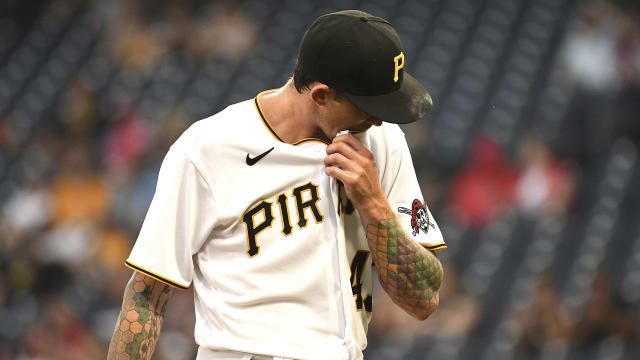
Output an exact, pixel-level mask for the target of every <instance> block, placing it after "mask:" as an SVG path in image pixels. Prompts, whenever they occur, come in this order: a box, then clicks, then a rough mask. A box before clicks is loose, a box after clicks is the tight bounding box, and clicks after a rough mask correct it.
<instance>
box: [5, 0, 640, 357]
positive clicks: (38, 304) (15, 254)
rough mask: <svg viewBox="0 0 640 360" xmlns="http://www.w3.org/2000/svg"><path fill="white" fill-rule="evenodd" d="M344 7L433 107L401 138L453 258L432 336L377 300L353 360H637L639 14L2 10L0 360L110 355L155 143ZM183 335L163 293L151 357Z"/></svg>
mask: <svg viewBox="0 0 640 360" xmlns="http://www.w3.org/2000/svg"><path fill="white" fill-rule="evenodd" d="M347 8H360V9H362V10H365V11H368V12H371V13H373V14H375V15H378V16H382V17H385V18H387V19H389V20H390V21H391V22H392V23H393V24H394V25H395V26H396V28H397V29H398V31H399V32H400V35H401V38H402V39H403V42H404V46H405V54H406V56H407V66H406V68H407V69H408V70H409V71H410V72H412V73H413V74H414V76H416V77H417V78H418V79H419V80H421V82H422V83H423V84H425V86H426V87H427V88H428V89H429V90H430V91H431V93H432V95H433V98H434V102H435V107H434V110H433V111H432V116H431V119H430V120H429V121H423V122H420V123H416V124H412V125H408V126H406V127H404V129H405V132H406V135H407V139H408V141H409V144H410V146H411V148H412V153H413V156H414V163H415V167H416V170H417V171H418V174H419V178H420V181H421V183H422V186H423V192H424V195H425V199H426V200H427V202H428V204H429V206H430V208H431V210H432V212H433V213H434V214H435V216H436V219H437V220H438V222H439V224H440V226H441V227H442V229H443V232H444V235H445V239H446V240H447V242H448V245H449V248H448V249H447V250H445V251H443V252H441V253H440V257H441V259H442V262H443V264H444V267H445V283H444V285H443V288H442V293H441V305H440V308H439V309H438V311H437V312H436V313H435V314H434V315H433V316H432V317H431V318H429V319H428V320H427V321H426V322H424V323H419V322H417V321H414V320H412V319H410V318H409V317H408V316H406V315H404V314H403V313H401V311H400V310H398V309H397V308H396V307H394V306H392V305H390V300H389V299H388V298H387V297H386V295H384V294H383V292H382V290H381V289H379V288H378V289H377V293H376V294H375V299H374V317H373V322H372V324H371V328H370V336H369V338H370V346H369V349H368V350H367V352H366V355H367V358H368V359H638V358H640V316H639V315H640V313H639V311H640V306H639V305H640V221H639V220H640V209H639V206H640V159H639V154H638V151H639V149H640V148H639V146H638V145H639V142H640V118H639V116H638V115H639V114H640V112H639V108H640V20H639V15H638V14H639V8H640V6H638V2H637V1H633V0H629V1H622V0H621V1H563V0H375V1H360V0H340V1H338V0H335V1H312V0H281V1H276V0H272V1H252V0H246V1H226V2H210V1H203V0H201V1H179V0H154V1H151V0H146V1H125V0H119V1H108V0H103V1H97V0H96V1H89V0H84V1H81V0H75V1H74V0H68V1H66V0H57V1H46V0H38V1H35V0H32V1H17V0H3V1H2V2H1V3H0V204H1V205H0V360H7V359H19V360H27V359H30V360H35V359H38V360H41V359H104V358H105V354H106V349H107V346H108V342H109V340H110V336H111V334H112V331H113V327H114V324H115V320H116V317H117V314H118V312H119V308H120V305H121V298H122V293H123V288H124V285H125V283H126V281H127V279H128V278H129V277H130V275H131V271H130V270H128V269H127V268H125V267H124V266H123V260H124V259H125V258H126V256H127V255H128V252H129V250H130V249H131V247H132V244H133V242H134V241H135V238H136V235H137V231H138V228H139V226H140V224H141V222H142V220H143V218H144V215H145V213H146V209H147V207H148V204H149V202H150V201H151V198H152V196H153V193H154V187H155V182H156V176H157V171H158V169H159V165H160V162H161V160H162V158H163V156H164V154H165V152H166V151H167V149H168V147H169V146H170V144H171V143H172V142H173V141H174V140H175V139H176V137H177V136H178V135H179V134H180V133H181V132H182V131H183V130H184V129H185V128H186V127H188V126H189V125H190V124H191V123H193V122H194V121H196V120H198V119H201V118H203V117H206V116H208V115H210V114H213V113H215V112H218V111H220V110H221V109H223V108H224V107H225V106H227V105H229V104H231V103H234V102H237V101H240V100H244V99H247V98H251V97H254V96H255V95H256V94H257V93H258V92H260V91H261V90H264V89H268V88H274V87H278V86H280V85H282V84H283V83H284V82H285V81H286V79H287V78H288V77H289V76H290V74H291V73H292V71H293V66H294V59H295V55H296V51H297V44H298V41H299V40H300V38H301V36H302V33H303V31H304V29H305V28H306V27H307V26H308V25H309V24H310V23H311V22H312V20H313V19H314V18H315V17H316V16H318V15H320V14H323V13H326V12H330V11H335V10H341V9H347ZM238 191H242V189H238ZM193 325H194V318H193V303H192V294H191V292H190V291H184V292H179V291H178V292H175V295H174V296H173V298H172V300H171V302H170V306H169V312H168V315H167V320H166V322H165V326H164V329H163V333H162V336H161V339H160V342H159V345H158V347H157V349H156V352H155V354H154V359H158V360H179V359H194V354H195V350H196V349H195V344H194V342H193V334H192V331H193Z"/></svg>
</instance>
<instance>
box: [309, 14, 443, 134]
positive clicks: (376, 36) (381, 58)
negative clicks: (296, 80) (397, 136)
mask: <svg viewBox="0 0 640 360" xmlns="http://www.w3.org/2000/svg"><path fill="white" fill-rule="evenodd" d="M404 62H405V59H404V53H403V52H402V43H401V42H400V37H399V36H398V33H397V32H396V30H395V29H394V28H393V26H392V25H391V24H390V23H389V22H388V21H387V20H385V19H382V18H379V17H376V16H373V15H371V14H368V13H366V12H363V11H359V10H345V11H339V12H335V13H330V14H326V15H322V16H320V17H319V18H317V19H316V20H315V21H314V22H313V24H311V26H310V27H309V29H307V32H306V33H305V34H304V37H303V38H302V41H301V42H300V48H299V52H298V66H299V67H300V69H301V70H302V71H303V72H305V73H307V74H309V76H310V77H311V78H313V79H314V80H316V81H319V82H321V83H323V84H326V85H327V86H329V87H331V88H332V89H335V90H337V91H338V92H340V93H341V94H342V95H344V96H345V97H346V98H347V99H348V100H349V101H351V102H352V103H353V104H354V105H355V106H356V107H357V108H358V109H360V110H361V111H364V112H366V113H367V114H369V115H371V116H373V117H375V118H377V119H379V120H382V121H386V122H390V123H396V124H406V123H410V122H413V121H416V120H418V119H420V118H422V117H424V116H425V115H426V114H427V112H429V110H431V105H432V101H431V95H429V93H428V92H427V90H425V88H424V87H423V86H422V85H421V84H420V83H419V82H418V80H416V79H415V78H414V77H413V76H411V75H409V74H408V73H407V72H406V71H405V70H404Z"/></svg>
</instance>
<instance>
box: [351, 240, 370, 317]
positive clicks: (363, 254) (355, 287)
mask: <svg viewBox="0 0 640 360" xmlns="http://www.w3.org/2000/svg"><path fill="white" fill-rule="evenodd" d="M368 258H369V251H367V250H358V252H356V254H355V255H354V256H353V260H351V291H352V292H353V297H354V298H355V300H356V309H357V310H358V311H361V310H362V305H363V304H364V309H365V311H367V312H371V311H372V309H373V301H372V299H371V294H367V297H366V298H365V299H364V300H363V298H362V272H363V271H364V267H365V266H366V263H367V259H368Z"/></svg>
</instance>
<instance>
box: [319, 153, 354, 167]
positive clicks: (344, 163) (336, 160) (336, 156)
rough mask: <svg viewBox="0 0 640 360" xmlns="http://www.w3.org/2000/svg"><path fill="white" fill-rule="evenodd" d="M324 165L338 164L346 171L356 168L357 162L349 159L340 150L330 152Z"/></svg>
mask: <svg viewBox="0 0 640 360" xmlns="http://www.w3.org/2000/svg"><path fill="white" fill-rule="evenodd" d="M324 166H325V167H330V166H337V167H339V168H340V169H342V170H345V171H353V170H354V169H355V166H356V165H355V164H354V162H353V161H350V160H349V159H347V157H346V156H344V155H342V154H341V153H339V152H336V153H332V154H329V155H328V156H327V157H326V158H324Z"/></svg>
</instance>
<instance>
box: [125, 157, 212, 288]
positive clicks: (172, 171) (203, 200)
mask: <svg viewBox="0 0 640 360" xmlns="http://www.w3.org/2000/svg"><path fill="white" fill-rule="evenodd" d="M216 218H217V214H216V211H215V201H214V198H213V194H212V192H211V189H210V188H209V186H208V184H207V182H206V181H205V179H204V177H203V176H202V174H201V173H200V172H199V171H198V169H197V168H196V166H195V165H194V164H193V162H192V161H191V160H190V159H189V158H188V157H187V156H186V155H184V154H183V153H182V152H181V151H180V150H178V149H176V148H175V147H172V148H171V149H170V150H169V152H168V153H167V155H166V157H165V158H164V161H163V162H162V166H161V167H160V173H159V175H158V184H157V186H156V192H155V195H154V196H153V200H152V201H151V205H150V206H149V210H148V212H147V215H146V217H145V220H144V223H143V224H142V228H141V229H140V234H139V235H138V239H137V240H136V243H135V245H134V247H133V250H132V251H131V255H130V256H129V258H128V259H127V260H126V265H127V266H128V267H130V268H132V269H134V270H136V271H139V272H142V273H144V274H146V275H148V276H151V277H153V278H155V279H156V280H159V281H162V282H164V283H166V284H169V285H172V286H174V287H178V288H182V289H186V288H188V287H189V286H190V284H191V280H192V279H193V275H194V268H193V266H194V265H193V255H195V254H196V253H197V252H198V250H199V249H200V248H201V247H202V245H203V243H204V242H205V241H206V239H207V238H208V237H209V235H210V233H211V231H212V229H213V226H214V225H215V222H216Z"/></svg>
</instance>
